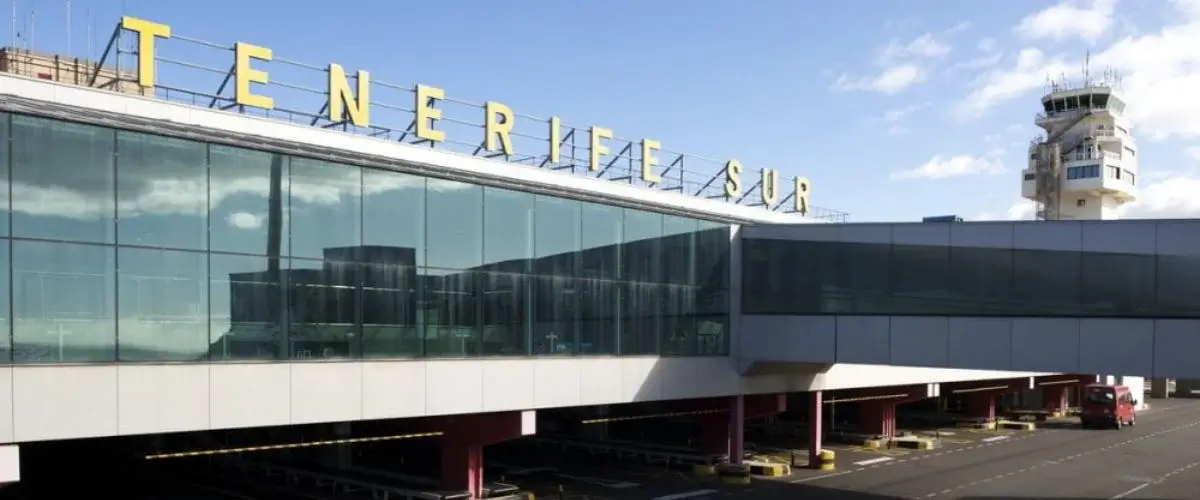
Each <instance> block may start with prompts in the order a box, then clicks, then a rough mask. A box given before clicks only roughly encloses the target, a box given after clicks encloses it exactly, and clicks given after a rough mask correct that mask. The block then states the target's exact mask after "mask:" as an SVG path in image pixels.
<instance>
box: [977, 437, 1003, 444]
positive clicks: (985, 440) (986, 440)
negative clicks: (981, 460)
mask: <svg viewBox="0 0 1200 500" xmlns="http://www.w3.org/2000/svg"><path fill="white" fill-rule="evenodd" d="M1005 439H1008V436H994V437H990V438H987V439H980V441H983V442H985V443H995V442H996V441H1004V440H1005Z"/></svg>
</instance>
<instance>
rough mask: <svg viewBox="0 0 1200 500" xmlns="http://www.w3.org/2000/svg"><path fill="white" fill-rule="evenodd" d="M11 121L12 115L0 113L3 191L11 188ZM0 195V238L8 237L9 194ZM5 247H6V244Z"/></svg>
mask: <svg viewBox="0 0 1200 500" xmlns="http://www.w3.org/2000/svg"><path fill="white" fill-rule="evenodd" d="M11 120H12V115H9V114H8V113H0V180H3V182H4V186H5V189H7V188H8V187H10V186H11V185H10V183H9V180H10V177H9V166H8V161H9V154H8V153H9V151H8V141H9V130H10V129H9V122H10V121H11ZM0 194H2V195H4V200H5V202H4V204H3V206H0V236H8V213H9V203H8V198H9V197H8V195H9V193H6V192H4V193H0ZM5 246H7V243H6V244H5Z"/></svg>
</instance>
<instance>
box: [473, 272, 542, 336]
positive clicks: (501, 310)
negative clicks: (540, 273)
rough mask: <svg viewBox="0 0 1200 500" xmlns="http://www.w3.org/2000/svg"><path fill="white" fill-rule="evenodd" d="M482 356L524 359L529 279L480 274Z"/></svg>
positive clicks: (530, 292)
mask: <svg viewBox="0 0 1200 500" xmlns="http://www.w3.org/2000/svg"><path fill="white" fill-rule="evenodd" d="M479 280H480V281H481V283H480V284H481V285H482V292H483V293H482V296H483V297H482V300H483V318H482V321H481V323H482V326H483V354H484V355H485V356H527V355H529V343H530V335H532V328H531V327H532V326H533V322H532V317H533V314H532V311H533V298H532V295H533V281H534V280H533V278H532V277H530V276H528V275H525V274H515V273H482V274H481V275H480V276H479Z"/></svg>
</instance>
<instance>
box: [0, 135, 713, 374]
mask: <svg viewBox="0 0 1200 500" xmlns="http://www.w3.org/2000/svg"><path fill="white" fill-rule="evenodd" d="M0 138H3V139H4V140H0V172H2V173H0V175H3V176H4V179H5V180H6V181H7V182H6V184H7V185H8V186H9V191H8V195H9V196H8V200H9V201H8V203H7V204H6V205H5V206H4V208H5V209H6V211H7V213H8V216H7V217H0V231H2V233H0V237H2V238H3V241H2V242H0V252H2V253H3V254H4V255H3V256H2V257H0V258H2V259H3V260H4V261H7V262H9V263H10V264H11V265H9V266H0V268H2V269H3V270H2V271H0V293H3V294H6V295H5V297H0V311H2V312H0V316H2V318H0V320H2V321H3V322H4V326H5V327H6V328H9V330H7V331H8V332H9V333H10V335H9V336H8V339H6V340H4V341H0V344H2V345H0V347H3V349H4V353H3V359H4V360H11V361H13V362H16V363H58V362H68V363H103V362H114V361H123V362H124V361H128V362H156V361H158V362H161V361H209V360H211V361H221V360H289V359H290V360H296V359H328V358H408V357H423V356H425V357H471V356H572V355H643V354H644V355H679V356H697V355H703V356H710V355H727V354H728V352H729V347H728V343H729V341H728V335H727V332H728V318H727V315H728V291H729V282H728V279H729V248H730V245H729V238H730V229H729V226H728V225H727V224H723V223H718V222H709V221H702V220H696V219H688V218H682V217H676V216H672V215H665V214H659V213H652V212H645V211H639V210H633V209H626V208H620V207H613V206H605V205H598V204H592V203H586V202H581V201H575V200H569V199H563V198H555V197H551V196H543V195H535V194H529V193H522V192H516V191H509V190H504V189H498V188H492V187H483V186H478V185H471V184H463V183H459V182H452V181H447V180H441V179H434V178H425V177H419V176H415V175H410V174H405V173H399V172H393V171H385V170H376V169H369V168H361V167H357V166H352V165H343V164H332V163H327V162H323V161H317V160H311V159H305V158H297V157H290V156H286V155H281V154H274V153H268V152H262V151H255V150H247V149H239V148H233V147H226V146H220V145H212V144H206V143H201V142H193V141H186V140H180V139H173V138H167V137H161V136H154V135H147V134H140V133H133V132H127V131H121V130H114V129H109V128H103V127H94V126H88V125H82V124H76V123H66V122H61V121H56V120H51V119H44V118H37V117H30V116H23V115H0Z"/></svg>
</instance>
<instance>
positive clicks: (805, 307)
mask: <svg viewBox="0 0 1200 500" xmlns="http://www.w3.org/2000/svg"><path fill="white" fill-rule="evenodd" d="M829 245H830V244H829V243H824V242H812V241H785V240H770V239H747V240H744V242H743V244H742V259H743V262H744V264H743V266H744V267H743V271H742V276H743V282H744V286H743V289H742V292H743V300H742V311H743V312H744V313H746V314H805V313H821V312H837V309H836V308H835V306H836V305H837V304H838V303H839V302H838V300H839V297H838V294H837V293H834V291H833V290H831V289H830V287H831V286H832V283H833V278H834V266H833V265H832V262H833V261H834V257H835V255H836V253H835V252H833V251H832V249H831V248H830V247H829ZM843 302H844V301H843Z"/></svg>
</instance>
